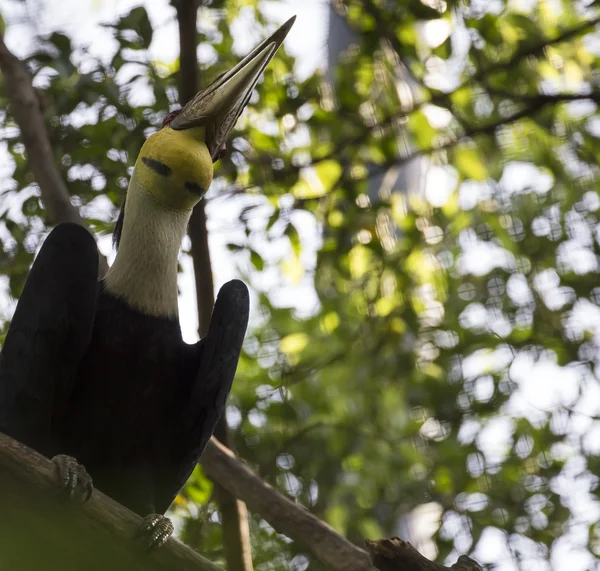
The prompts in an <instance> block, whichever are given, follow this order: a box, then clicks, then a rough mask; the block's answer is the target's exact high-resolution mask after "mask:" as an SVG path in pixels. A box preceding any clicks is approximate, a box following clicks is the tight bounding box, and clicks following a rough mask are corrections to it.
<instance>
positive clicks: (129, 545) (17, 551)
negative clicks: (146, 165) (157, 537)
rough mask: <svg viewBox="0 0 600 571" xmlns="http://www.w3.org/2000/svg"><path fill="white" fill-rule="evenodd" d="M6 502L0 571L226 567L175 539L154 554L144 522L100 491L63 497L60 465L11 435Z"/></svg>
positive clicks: (3, 469) (2, 499)
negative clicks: (81, 499)
mask: <svg viewBox="0 0 600 571" xmlns="http://www.w3.org/2000/svg"><path fill="white" fill-rule="evenodd" d="M0 506H1V508H0V510H1V516H0V517H1V521H2V526H1V528H2V531H1V532H0V569H12V570H14V571H29V570H31V569H40V570H42V569H43V570H44V571H80V570H81V569H86V571H106V570H107V569H110V570H111V571H172V570H174V569H177V571H223V570H222V569H221V568H220V567H218V566H217V565H215V564H214V563H212V562H210V561H209V560H207V559H205V558H204V557H202V556H201V555H200V554H198V553H196V552H195V551H194V550H193V549H191V548H189V547H187V546H185V545H184V544H183V543H181V542H179V541H177V540H176V539H173V538H171V539H169V540H168V541H167V543H166V544H165V545H164V546H163V547H161V548H160V549H158V550H156V551H153V552H151V553H148V552H147V551H146V550H145V548H144V546H143V544H142V543H141V542H138V541H135V540H134V538H135V535H136V532H137V530H138V529H139V526H140V525H141V522H142V519H141V518H140V517H139V516H138V515H136V514H134V513H133V512H131V511H130V510H128V509H127V508H125V507H123V506H122V505H120V504H118V503H117V502H115V501H114V500H112V499H111V498H109V497H108V496H105V495H104V494H102V493H101V492H99V491H98V490H96V489H94V491H93V493H92V497H91V499H90V501H89V502H87V503H85V504H82V505H72V504H70V503H66V502H64V501H60V499H59V495H58V494H57V480H56V472H55V465H54V464H53V463H52V462H50V460H48V459H47V458H45V457H44V456H42V455H40V454H38V453H37V452H35V451H33V450H31V449H30V448H27V447H26V446H24V445H22V444H20V443H19V442H17V441H15V440H13V439H11V438H9V437H8V436H5V435H4V434H0Z"/></svg>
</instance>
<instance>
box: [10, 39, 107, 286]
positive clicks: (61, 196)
mask: <svg viewBox="0 0 600 571" xmlns="http://www.w3.org/2000/svg"><path fill="white" fill-rule="evenodd" d="M0 70H1V71H2V73H3V75H4V89H5V92H6V97H7V98H8V101H9V104H10V112H11V114H12V115H13V117H14V118H15V121H16V122H17V125H18V126H19V129H20V130H21V136H22V138H23V143H24V145H25V149H26V151H27V159H28V161H29V166H30V168H31V170H32V171H33V174H34V176H35V179H36V180H37V182H38V184H39V187H40V193H41V195H42V201H43V203H44V207H45V209H46V214H47V217H48V220H47V221H48V223H49V224H50V225H56V224H60V223H61V222H75V223H76V224H80V225H81V226H87V224H86V222H85V220H84V219H83V218H82V217H81V215H80V214H79V211H78V210H77V208H75V206H73V204H71V197H70V195H69V190H68V189H67V186H66V184H65V181H64V180H63V179H62V177H61V175H60V171H59V170H58V167H57V166H56V163H55V162H54V154H53V152H52V146H51V144H50V139H49V137H48V132H47V130H46V124H45V122H44V116H43V114H42V110H41V108H40V104H39V101H38V98H37V95H36V92H35V89H34V87H33V84H32V83H31V75H30V74H29V71H28V70H27V68H26V67H25V64H24V63H23V62H22V61H20V60H19V59H18V58H17V57H16V56H15V55H13V54H12V53H11V52H10V51H9V49H8V48H7V47H6V44H5V43H4V38H3V37H2V34H0ZM107 269H108V264H107V262H106V259H105V258H104V257H103V256H101V257H100V273H101V274H102V275H103V274H104V273H105V272H106V270H107Z"/></svg>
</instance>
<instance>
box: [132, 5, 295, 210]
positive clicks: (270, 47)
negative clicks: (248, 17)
mask: <svg viewBox="0 0 600 571" xmlns="http://www.w3.org/2000/svg"><path fill="white" fill-rule="evenodd" d="M295 19H296V18H295V16H294V17H293V18H291V19H290V20H288V21H287V22H286V23H285V24H284V25H283V26H281V27H280V28H279V29H278V30H277V31H276V32H275V33H274V34H273V35H271V36H270V37H269V38H267V39H266V40H264V41H263V42H262V43H261V44H260V45H259V46H257V47H256V48H255V49H254V50H253V51H252V52H251V53H250V54H248V55H247V56H246V57H245V58H244V59H243V60H242V61H240V62H239V63H238V64H237V65H236V66H235V67H233V68H232V69H230V70H229V71H228V72H226V73H224V74H223V75H221V76H220V77H218V78H217V79H216V80H215V81H214V82H213V83H211V84H210V85H209V86H208V87H206V88H205V89H203V90H202V91H200V92H199V93H198V94H197V95H196V96H195V97H194V98H193V99H192V100H191V101H190V102H189V103H188V104H187V105H185V106H184V107H183V109H181V110H180V111H178V112H174V113H171V114H170V115H168V116H167V117H166V119H165V121H164V122H163V128H162V129H160V130H159V131H157V132H156V133H154V134H153V135H152V136H150V137H149V138H148V139H147V140H146V142H145V143H144V145H143V146H142V150H141V151H140V154H139V156H138V159H137V162H136V164H135V171H134V176H135V177H136V178H137V180H138V182H139V183H140V184H141V186H142V188H143V189H145V190H146V191H147V192H148V193H150V194H151V195H152V196H153V197H154V198H155V199H156V200H157V201H158V202H160V203H161V204H163V205H164V206H166V207H168V208H171V209H175V210H190V209H191V208H193V207H194V205H195V204H196V203H197V202H198V201H199V200H200V199H201V198H202V196H204V194H205V193H206V191H207V190H208V187H209V186H210V184H211V182H212V178H213V164H214V162H216V161H217V160H219V159H220V158H221V157H222V156H223V154H224V153H225V149H226V142H227V139H228V137H229V135H230V133H231V131H232V130H233V127H234V125H235V123H236V121H237V120H238V118H239V116H240V115H241V113H242V111H243V110H244V107H246V105H247V104H248V101H249V100H250V96H251V95H252V90H253V89H254V87H255V86H256V83H257V82H258V80H259V78H260V76H261V75H262V72H263V71H264V69H265V67H266V66H267V64H268V63H269V62H270V61H271V59H272V58H273V56H274V55H275V52H276V51H277V49H278V48H279V46H280V45H281V44H282V42H283V40H284V39H285V37H286V36H287V34H288V32H289V30H290V28H291V27H292V24H293V23H294V20H295Z"/></svg>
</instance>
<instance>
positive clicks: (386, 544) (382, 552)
mask: <svg viewBox="0 0 600 571" xmlns="http://www.w3.org/2000/svg"><path fill="white" fill-rule="evenodd" d="M367 551H368V552H369V555H370V556H371V560H372V561H373V563H374V564H375V565H376V566H377V568H378V569H379V570H380V571H450V570H452V571H482V569H481V566H480V565H479V564H478V563H476V562H475V561H473V559H471V558H470V557H466V556H465V555H461V556H460V557H459V558H458V561H457V562H456V563H455V564H454V565H452V567H450V568H448V567H445V566H444V565H441V564H439V563H435V562H434V561H429V559H425V557H423V556H422V555H421V554H420V553H419V552H418V551H417V550H416V549H415V548H414V547H413V546H412V545H411V544H410V543H408V542H407V541H402V540H401V539H400V538H399V537H393V538H392V539H381V540H379V541H367Z"/></svg>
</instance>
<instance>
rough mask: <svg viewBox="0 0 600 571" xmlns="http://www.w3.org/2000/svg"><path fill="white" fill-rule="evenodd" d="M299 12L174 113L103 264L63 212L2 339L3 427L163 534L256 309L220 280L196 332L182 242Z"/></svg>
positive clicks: (65, 483) (77, 485)
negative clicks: (195, 335) (182, 276)
mask: <svg viewBox="0 0 600 571" xmlns="http://www.w3.org/2000/svg"><path fill="white" fill-rule="evenodd" d="M294 20H295V17H294V18H291V19H290V20H288V21H287V22H286V23H285V24H284V25H283V26H281V27H280V28H279V29H278V30H277V31H275V32H274V33H273V34H272V35H271V36H270V37H268V38H267V39H266V40H264V41H263V42H261V43H260V45H258V46H257V47H256V48H255V49H254V50H252V52H250V54H248V55H247V56H246V57H245V58H243V59H242V60H241V61H240V62H239V63H238V64H237V65H236V66H234V67H233V68H232V69H230V70H229V71H228V72H226V73H224V74H223V75H221V76H219V77H218V78H217V79H216V80H215V81H214V82H213V83H212V84H210V85H209V86H207V87H206V88H205V89H203V90H202V91H200V92H199V93H198V94H197V95H196V96H195V97H194V98H193V99H192V100H191V101H190V102H189V103H188V104H186V105H185V106H184V107H183V108H182V109H180V110H178V111H177V112H174V113H170V114H169V115H168V116H167V117H166V118H165V120H164V122H163V125H162V127H161V128H160V129H159V130H158V131H156V132H155V133H154V134H152V135H151V136H150V137H149V138H148V139H147V140H146V141H145V142H144V144H143V146H142V148H141V150H140V153H139V156H138V157H137V160H136V163H135V166H134V170H133V173H132V176H131V179H130V182H129V186H128V189H127V192H126V198H125V202H124V206H123V208H122V210H121V213H120V215H119V218H118V221H117V223H116V226H115V232H114V241H115V244H116V247H117V253H116V258H115V260H114V263H113V264H112V266H111V267H110V268H109V270H108V272H107V273H106V275H105V276H104V277H103V278H102V279H100V277H99V275H98V267H99V266H98V258H99V256H98V250H97V245H96V242H95V239H94V237H93V236H92V234H91V233H90V232H89V231H88V230H87V229H86V228H84V227H83V226H80V225H77V224H74V223H63V224H59V225H58V226H56V227H55V228H54V229H53V230H52V231H51V232H50V233H49V235H48V237H47V238H46V240H45V241H44V243H43V245H42V247H41V249H40V251H39V253H38V255H37V256H36V258H35V260H34V263H33V265H32V268H31V271H30V274H29V276H28V279H27V281H26V283H25V286H24V289H23V292H22V295H21V297H20V299H19V301H18V304H17V307H16V309H15V313H14V316H13V318H12V321H11V324H10V327H9V329H8V332H7V334H6V338H5V342H4V345H3V347H2V351H1V353H0V432H3V433H5V434H7V435H8V436H11V437H12V438H14V439H16V440H18V441H20V442H22V443H23V444H25V445H27V446H29V447H31V448H33V449H35V450H37V451H38V452H40V453H41V454H43V455H45V456H46V457H48V458H50V459H52V460H53V462H54V463H55V465H56V470H57V474H58V482H59V486H60V488H61V489H63V490H64V491H65V492H66V494H67V495H68V496H69V497H73V496H77V495H78V496H79V497H80V499H81V500H82V501H86V500H87V499H89V497H90V495H91V494H92V491H93V489H98V490H100V491H102V492H104V493H106V494H107V495H108V496H110V497H112V498H113V499H114V500H116V501H118V502H119V503H121V504H122V505H124V506H125V507H127V508H129V509H131V510H132V511H134V512H135V513H137V514H139V515H140V516H142V518H143V520H142V524H141V527H140V530H141V533H143V534H144V536H145V537H146V540H147V543H148V546H149V547H151V548H156V547H160V546H161V545H163V544H164V543H165V542H166V541H167V539H168V538H169V537H170V535H171V534H172V532H173V525H172V523H171V522H170V520H169V519H168V518H167V517H166V516H165V515H164V514H165V512H166V511H167V509H168V508H169V506H170V504H171V503H172V502H173V500H174V498H175V497H176V496H177V494H178V493H179V491H180V490H181V488H182V487H183V486H184V484H185V482H186V481H187V479H188V477H189V476H190V474H191V472H192V470H193V469H194V467H195V465H196V463H197V462H198V460H199V458H200V456H201V454H202V452H203V451H204V448H205V447H206V444H207V442H208V440H209V439H210V437H211V435H212V433H213V431H214V429H215V426H216V423H217V421H218V419H219V418H220V416H221V414H222V413H223V410H224V408H225V404H226V400H227V397H228V395H229V392H230V389H231V385H232V382H233V378H234V375H235V371H236V368H237V364H238V360H239V355H240V352H241V348H242V343H243V340H244V335H245V332H246V327H247V323H248V316H249V293H248V289H247V287H246V286H245V284H244V283H243V282H241V281H239V280H232V281H230V282H228V283H226V284H225V285H223V286H222V288H221V289H220V291H219V293H218V296H217V299H216V301H215V305H214V308H213V312H212V315H211V320H210V325H209V329H208V332H207V334H206V336H205V337H204V338H203V339H201V340H200V341H199V342H197V343H195V344H187V343H185V342H184V341H183V338H182V334H181V328H180V324H179V316H178V288H177V269H178V254H179V251H180V248H181V242H182V239H183V237H184V235H185V233H186V229H187V225H188V221H189V219H190V215H191V212H192V209H193V207H194V206H195V205H196V204H197V203H198V202H199V201H200V200H201V199H202V197H203V196H204V194H205V193H206V191H207V190H208V188H209V186H210V184H211V181H212V178H213V165H214V162H216V161H217V160H219V158H221V157H222V155H223V153H224V152H225V150H226V142H227V139H228V137H229V135H230V134H231V131H232V130H233V127H234V125H235V123H236V121H237V120H238V118H239V116H240V114H241V113H242V111H243V109H244V108H245V106H246V105H247V103H248V101H249V99H250V96H251V95H252V92H253V90H254V88H255V86H256V84H257V82H258V80H259V78H260V77H261V75H262V73H263V71H264V69H265V68H266V66H267V65H268V63H269V62H270V61H271V59H272V58H273V56H274V55H275V52H276V51H277V50H278V48H279V47H280V45H281V44H282V42H283V40H284V39H285V37H286V36H287V34H288V32H289V30H290V28H291V27H292V25H293V23H294Z"/></svg>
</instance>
